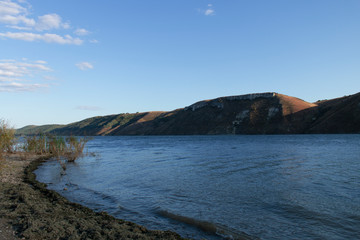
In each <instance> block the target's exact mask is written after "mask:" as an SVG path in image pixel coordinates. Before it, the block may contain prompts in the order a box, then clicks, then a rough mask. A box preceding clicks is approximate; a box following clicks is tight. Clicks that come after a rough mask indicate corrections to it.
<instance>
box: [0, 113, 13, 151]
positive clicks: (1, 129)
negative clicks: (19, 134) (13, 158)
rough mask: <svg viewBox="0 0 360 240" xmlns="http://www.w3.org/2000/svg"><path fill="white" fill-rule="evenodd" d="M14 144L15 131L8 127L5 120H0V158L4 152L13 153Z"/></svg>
mask: <svg viewBox="0 0 360 240" xmlns="http://www.w3.org/2000/svg"><path fill="white" fill-rule="evenodd" d="M15 144H16V138H15V129H14V128H12V127H10V126H9V124H8V123H7V122H6V121H5V120H0V157H1V156H2V154H3V153H4V152H7V153H12V152H14V150H15Z"/></svg>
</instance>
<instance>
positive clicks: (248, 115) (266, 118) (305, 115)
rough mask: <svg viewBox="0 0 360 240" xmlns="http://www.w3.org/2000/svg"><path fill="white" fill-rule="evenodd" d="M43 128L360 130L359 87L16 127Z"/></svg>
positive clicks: (117, 131) (104, 131) (105, 131)
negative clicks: (308, 97) (328, 96)
mask: <svg viewBox="0 0 360 240" xmlns="http://www.w3.org/2000/svg"><path fill="white" fill-rule="evenodd" d="M40 130H45V132H47V133H54V134H58V135H70V134H72V135H185V134H187V135H194V134H303V133H360V93H358V94H354V95H351V96H346V97H342V98H337V99H332V100H325V101H318V102H316V103H309V102H306V101H303V100H301V99H298V98H295V97H291V96H287V95H283V94H278V93H274V92H267V93H256V94H247V95H238V96H228V97H220V98H216V99H211V100H204V101H200V102H197V103H194V104H192V105H190V106H187V107H185V108H180V109H177V110H174V111H170V112H144V113H135V114H117V115H109V116H103V117H94V118H89V119H85V120H83V121H80V122H76V123H72V124H69V125H65V126H55V127H49V126H48V127H47V128H46V127H44V126H40V127H34V126H32V127H25V128H22V129H19V130H18V131H17V133H18V134H34V133H37V132H40ZM42 132H44V131H42Z"/></svg>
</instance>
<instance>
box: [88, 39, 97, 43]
mask: <svg viewBox="0 0 360 240" xmlns="http://www.w3.org/2000/svg"><path fill="white" fill-rule="evenodd" d="M89 42H90V43H99V41H98V40H96V39H91V40H89Z"/></svg>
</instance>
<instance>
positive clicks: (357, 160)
mask: <svg viewBox="0 0 360 240" xmlns="http://www.w3.org/2000/svg"><path fill="white" fill-rule="evenodd" d="M87 150H88V151H90V152H93V153H96V155H97V156H96V157H94V156H89V157H84V158H81V159H78V160H77V161H76V162H75V163H72V164H70V163H69V164H68V165H67V169H66V171H65V174H64V172H62V169H61V167H60V166H59V164H58V163H57V162H56V161H55V160H50V161H47V162H46V163H44V164H43V165H42V166H40V167H39V169H38V170H36V172H35V173H36V175H37V180H39V181H41V182H44V183H46V184H48V188H49V189H53V190H55V191H57V192H59V193H60V194H62V195H63V196H65V197H66V198H68V199H69V200H71V201H74V202H77V203H80V204H83V205H86V206H88V207H90V208H92V209H94V210H96V211H106V212H108V213H109V214H111V215H113V216H115V217H117V218H121V219H125V220H129V221H132V222H135V223H138V224H141V225H144V226H146V227H148V228H150V229H160V230H172V231H175V232H177V233H179V234H180V235H182V236H183V237H187V238H194V239H202V238H205V239H221V238H230V239H231V238H233V239H258V238H260V239H358V238H359V236H360V135H271V136H269V135H268V136H243V135H226V136H131V137H130V136H118V137H95V138H94V139H93V140H91V141H90V142H88V144H87ZM64 188H66V190H64Z"/></svg>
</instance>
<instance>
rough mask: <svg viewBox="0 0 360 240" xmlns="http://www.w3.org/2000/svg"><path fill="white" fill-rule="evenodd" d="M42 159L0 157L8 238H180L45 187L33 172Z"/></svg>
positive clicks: (0, 204) (0, 211) (0, 201)
mask: <svg viewBox="0 0 360 240" xmlns="http://www.w3.org/2000/svg"><path fill="white" fill-rule="evenodd" d="M44 160H45V159H44V158H39V157H35V156H32V157H26V158H24V157H21V156H18V155H12V156H7V157H6V158H5V159H4V160H0V161H1V163H0V164H1V165H0V223H2V224H0V231H5V230H8V232H7V234H8V236H9V237H13V239H16V238H20V239H21V238H25V239H182V238H181V237H180V236H179V235H178V234H176V233H174V232H170V231H153V230H148V229H146V228H145V227H142V226H140V225H137V224H134V223H131V222H127V221H124V220H120V219H116V218H114V217H112V216H110V215H108V214H107V213H103V212H102V213H96V212H94V211H92V210H90V209H89V208H86V207H84V206H82V205H79V204H76V203H72V202H70V201H68V200H67V199H65V198H64V197H62V196H61V195H59V194H58V193H56V192H54V191H51V190H48V189H46V185H45V184H43V183H40V182H38V181H36V179H35V174H34V173H33V171H34V170H35V169H36V168H37V167H38V165H39V164H41V162H42V161H44ZM9 226H11V228H12V229H11V230H9V228H8V227H9ZM0 235H1V234H0ZM0 239H1V238H0Z"/></svg>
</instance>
